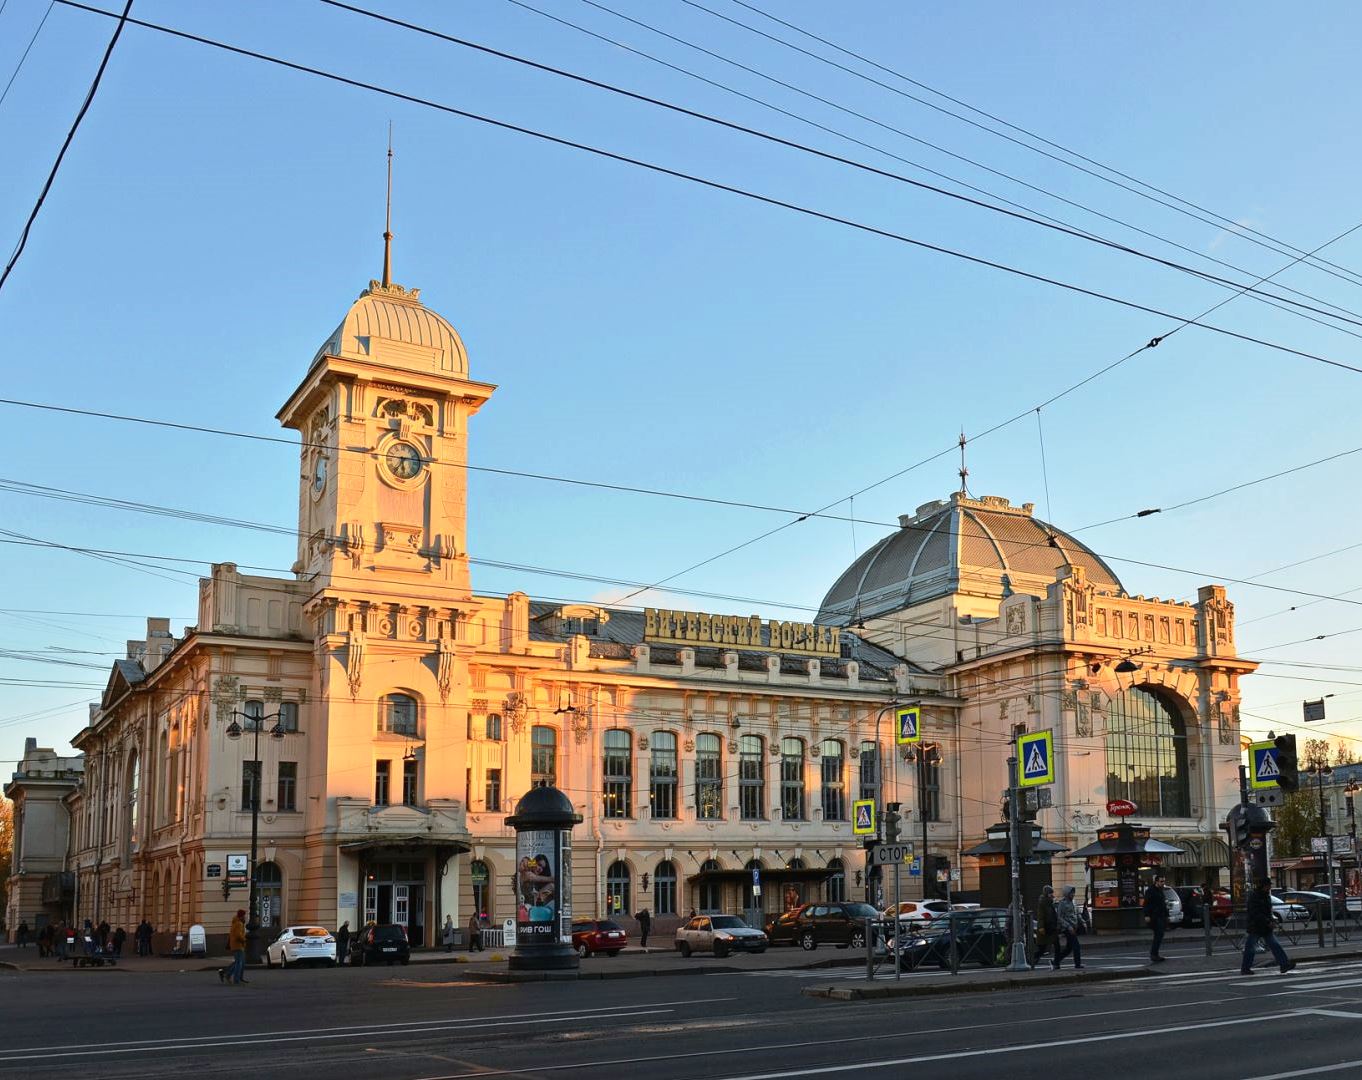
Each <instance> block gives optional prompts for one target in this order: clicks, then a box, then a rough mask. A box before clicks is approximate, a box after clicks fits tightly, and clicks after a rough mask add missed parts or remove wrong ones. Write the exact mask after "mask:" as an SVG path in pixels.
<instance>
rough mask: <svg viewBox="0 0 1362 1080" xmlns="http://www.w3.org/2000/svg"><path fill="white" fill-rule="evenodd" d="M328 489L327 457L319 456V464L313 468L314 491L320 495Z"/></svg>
mask: <svg viewBox="0 0 1362 1080" xmlns="http://www.w3.org/2000/svg"><path fill="white" fill-rule="evenodd" d="M324 490H326V458H324V457H321V456H320V455H319V456H318V457H317V464H316V465H315V466H313V469H312V493H313V494H314V495H320V494H321V493H322V492H323V491H324Z"/></svg>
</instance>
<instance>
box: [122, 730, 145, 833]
mask: <svg viewBox="0 0 1362 1080" xmlns="http://www.w3.org/2000/svg"><path fill="white" fill-rule="evenodd" d="M141 783H142V759H141V756H140V755H139V754H138V753H137V751H136V750H134V751H133V752H132V757H131V758H130V759H129V761H128V782H127V792H128V800H127V807H128V818H127V829H126V830H125V831H124V833H123V836H124V838H125V844H126V848H127V850H128V851H129V852H134V851H136V850H137V841H138V834H137V830H138V826H139V822H138V820H137V789H138V788H139V787H140V786H141Z"/></svg>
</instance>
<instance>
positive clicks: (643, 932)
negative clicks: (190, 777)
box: [634, 908, 653, 949]
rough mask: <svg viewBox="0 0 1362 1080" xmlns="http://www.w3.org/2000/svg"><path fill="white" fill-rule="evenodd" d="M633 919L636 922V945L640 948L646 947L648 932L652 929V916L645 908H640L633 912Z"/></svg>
mask: <svg viewBox="0 0 1362 1080" xmlns="http://www.w3.org/2000/svg"><path fill="white" fill-rule="evenodd" d="M634 918H635V919H637V920H638V944H639V947H640V948H643V949H646V948H647V947H648V931H649V930H651V929H652V927H653V916H652V914H651V913H650V912H649V911H648V909H647V908H642V909H641V910H639V911H636V912H634Z"/></svg>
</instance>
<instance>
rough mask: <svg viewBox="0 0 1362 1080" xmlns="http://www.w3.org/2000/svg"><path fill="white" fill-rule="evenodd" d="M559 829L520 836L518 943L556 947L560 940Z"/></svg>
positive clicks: (518, 861)
mask: <svg viewBox="0 0 1362 1080" xmlns="http://www.w3.org/2000/svg"><path fill="white" fill-rule="evenodd" d="M560 835H561V834H560V833H559V832H558V830H557V829H526V830H524V831H522V832H520V833H518V834H517V835H516V842H515V848H516V876H515V886H516V944H517V945H552V944H553V943H554V942H556V941H558V940H559V937H560V925H561V922H560V920H559V918H558V900H559V896H560V892H559V880H558V861H559V860H558V854H559V850H558V837H559V836H560Z"/></svg>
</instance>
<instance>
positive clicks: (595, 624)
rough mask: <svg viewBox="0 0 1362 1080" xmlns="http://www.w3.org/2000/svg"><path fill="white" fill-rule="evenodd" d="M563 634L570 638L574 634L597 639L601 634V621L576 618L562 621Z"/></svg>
mask: <svg viewBox="0 0 1362 1080" xmlns="http://www.w3.org/2000/svg"><path fill="white" fill-rule="evenodd" d="M562 627H563V633H564V634H566V635H567V636H568V637H571V636H572V635H573V634H585V635H586V636H587V637H595V636H596V635H597V634H599V633H600V632H601V621H600V619H585V618H580V617H574V618H571V619H564V620H563V621H562Z"/></svg>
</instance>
